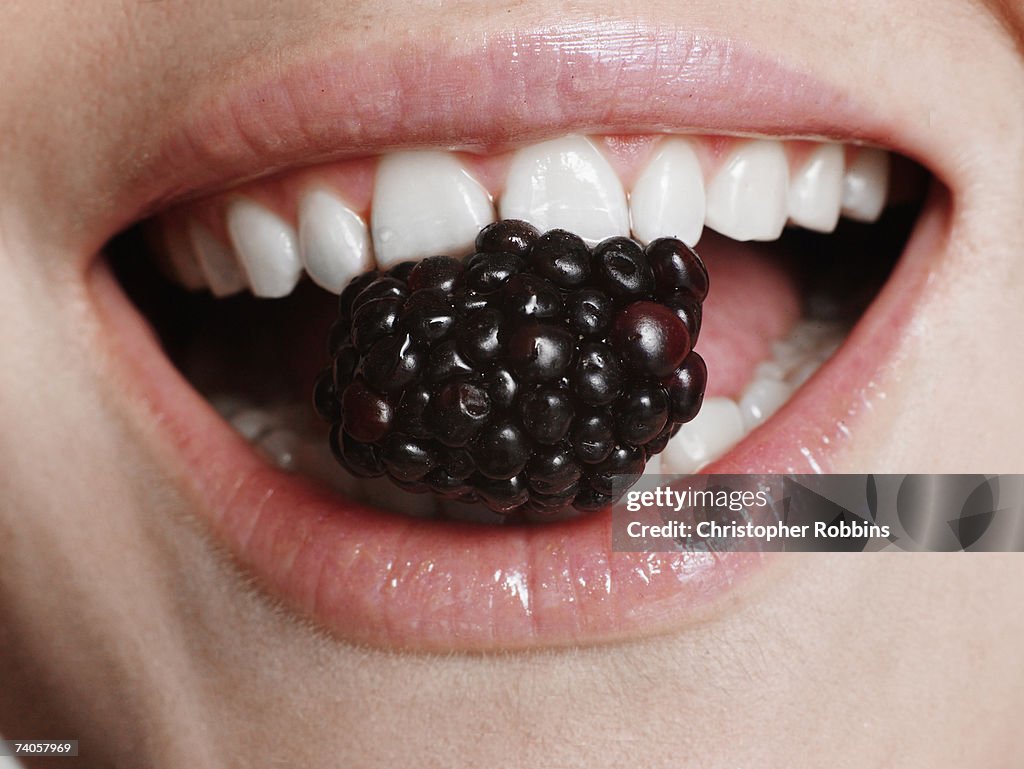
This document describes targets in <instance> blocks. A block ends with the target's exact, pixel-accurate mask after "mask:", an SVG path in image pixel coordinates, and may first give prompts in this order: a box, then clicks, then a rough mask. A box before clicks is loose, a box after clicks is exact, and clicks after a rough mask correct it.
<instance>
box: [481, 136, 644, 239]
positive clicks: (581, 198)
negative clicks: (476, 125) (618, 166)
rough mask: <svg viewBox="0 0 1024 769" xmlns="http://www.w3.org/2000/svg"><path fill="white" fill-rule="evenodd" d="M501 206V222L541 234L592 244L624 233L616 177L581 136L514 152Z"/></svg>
mask: <svg viewBox="0 0 1024 769" xmlns="http://www.w3.org/2000/svg"><path fill="white" fill-rule="evenodd" d="M500 208H501V216H502V218H504V219H525V220H526V221H528V222H530V224H532V225H534V226H535V227H536V228H537V229H539V230H541V231H544V230H549V229H553V228H556V227H559V228H562V229H566V230H569V231H570V232H575V233H576V234H577V235H579V236H580V237H581V238H583V239H584V240H585V241H587V242H588V243H589V244H591V245H593V244H595V243H597V242H599V241H601V240H604V239H605V238H607V237H611V236H613V235H628V234H629V209H628V208H627V206H626V194H625V192H624V191H623V189H622V183H621V182H620V181H619V177H618V174H616V173H615V171H614V169H612V167H611V165H609V163H608V161H607V160H606V159H605V158H604V156H603V155H602V154H601V153H600V152H599V151H598V149H597V147H595V146H594V145H593V144H592V143H591V142H590V141H589V140H588V139H587V138H585V137H583V136H566V137H563V138H561V139H555V140H553V141H547V142H542V143H540V144H534V145H532V146H529V147H524V148H523V149H521V150H519V151H518V152H516V153H515V155H514V156H513V158H512V162H511V166H510V167H509V172H508V177H507V179H506V181H505V192H504V194H503V195H502V197H501V204H500Z"/></svg>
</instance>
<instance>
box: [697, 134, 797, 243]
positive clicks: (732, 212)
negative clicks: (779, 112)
mask: <svg viewBox="0 0 1024 769" xmlns="http://www.w3.org/2000/svg"><path fill="white" fill-rule="evenodd" d="M788 186H789V162H788V161H787V159H786V153H785V151H784V150H783V147H782V143H781V142H776V141H765V140H758V141H750V142H745V143H743V144H741V145H740V146H738V147H737V148H736V149H735V150H734V151H733V152H732V154H731V155H730V156H729V158H728V159H727V160H726V162H725V165H724V166H723V167H722V169H720V170H719V172H718V173H717V174H716V175H715V178H714V179H712V181H711V184H710V185H709V187H708V204H707V205H708V207H707V224H708V226H709V227H711V228H712V229H714V230H717V231H718V232H720V233H722V234H723V235H725V236H726V237H730V238H732V239H733V240H775V239H776V238H778V237H779V235H781V234H782V228H783V227H785V226H786V214H787V201H786V193H787V189H788Z"/></svg>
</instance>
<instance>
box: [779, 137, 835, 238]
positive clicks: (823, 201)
mask: <svg viewBox="0 0 1024 769" xmlns="http://www.w3.org/2000/svg"><path fill="white" fill-rule="evenodd" d="M842 194H843V147H842V145H840V144H822V145H820V146H818V147H817V148H816V149H815V150H814V151H813V152H812V153H811V156H810V157H809V158H808V159H807V162H806V163H804V166H803V168H801V169H800V170H799V171H798V172H797V173H796V175H795V176H794V177H793V178H792V179H791V180H790V184H789V219H790V221H791V222H793V224H798V225H800V226H801V227H806V228H807V229H809V230H816V231H818V232H832V230H834V229H835V228H836V224H838V222H839V209H840V206H841V204H842Z"/></svg>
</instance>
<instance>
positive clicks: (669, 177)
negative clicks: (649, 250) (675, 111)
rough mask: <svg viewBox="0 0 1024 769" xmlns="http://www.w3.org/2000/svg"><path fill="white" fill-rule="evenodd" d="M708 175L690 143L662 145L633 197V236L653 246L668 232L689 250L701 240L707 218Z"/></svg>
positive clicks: (671, 140) (678, 140) (671, 141)
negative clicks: (706, 189) (703, 171)
mask: <svg viewBox="0 0 1024 769" xmlns="http://www.w3.org/2000/svg"><path fill="white" fill-rule="evenodd" d="M706 208H707V205H706V196H705V194H704V174H703V173H702V172H701V169H700V159H699V158H698V157H697V153H696V152H694V149H693V145H692V144H691V143H690V141H689V140H688V139H682V138H669V139H666V140H665V141H663V142H662V143H661V146H660V147H659V148H658V150H657V152H656V154H655V155H654V158H653V159H652V160H651V162H650V163H648V164H647V168H645V169H644V171H643V173H642V174H641V175H640V178H639V179H638V180H637V182H636V184H635V185H633V192H632V193H631V194H630V196H629V213H630V217H631V219H632V224H633V234H634V235H635V236H636V238H637V239H638V240H641V241H643V242H645V243H649V242H650V241H652V240H655V239H657V238H660V237H662V236H664V235H665V233H667V232H674V233H675V236H676V237H677V238H679V239H680V240H681V241H683V242H684V243H686V244H687V245H688V246H694V245H696V244H697V241H698V240H700V234H701V231H702V230H703V229H704V218H705V215H706Z"/></svg>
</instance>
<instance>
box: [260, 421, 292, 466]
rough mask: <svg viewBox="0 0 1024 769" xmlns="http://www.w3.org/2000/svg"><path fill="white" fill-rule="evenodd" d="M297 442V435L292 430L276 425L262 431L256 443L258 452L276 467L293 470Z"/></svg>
mask: <svg viewBox="0 0 1024 769" xmlns="http://www.w3.org/2000/svg"><path fill="white" fill-rule="evenodd" d="M298 442H299V439H298V436H297V435H296V434H295V433H294V432H292V431H291V430H288V429H285V428H282V427H276V428H272V429H270V430H267V431H266V432H265V433H263V435H261V436H260V438H259V441H258V442H257V444H256V445H257V448H259V450H260V452H261V453H262V454H263V455H264V456H265V457H267V459H269V460H270V461H271V462H273V463H274V464H275V465H276V466H277V467H279V468H281V469H282V470H294V469H295V467H296V449H297V447H298Z"/></svg>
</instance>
